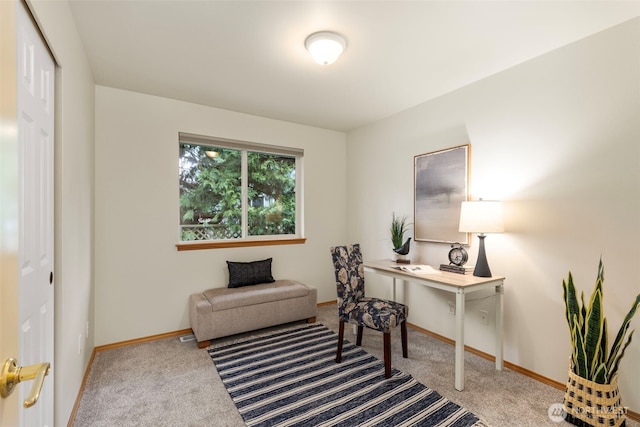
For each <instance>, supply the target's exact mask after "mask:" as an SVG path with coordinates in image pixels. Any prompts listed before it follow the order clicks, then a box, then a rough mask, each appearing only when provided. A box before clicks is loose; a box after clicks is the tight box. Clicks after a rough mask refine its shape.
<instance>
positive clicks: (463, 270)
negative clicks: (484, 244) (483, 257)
mask: <svg viewBox="0 0 640 427" xmlns="http://www.w3.org/2000/svg"><path fill="white" fill-rule="evenodd" d="M474 269H475V266H473V265H454V264H440V270H442V271H448V272H450V273H458V274H473V270H474Z"/></svg>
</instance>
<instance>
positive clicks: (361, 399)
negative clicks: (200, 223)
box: [208, 324, 485, 427]
mask: <svg viewBox="0 0 640 427" xmlns="http://www.w3.org/2000/svg"><path fill="white" fill-rule="evenodd" d="M337 342H338V335H337V334H336V333H335V332H333V331H330V330H329V329H327V328H326V327H325V326H324V325H322V324H314V325H309V326H305V327H302V328H299V329H293V330H287V331H283V332H277V333H274V334H272V335H269V336H265V337H260V338H253V339H250V340H247V341H244V342H240V343H235V344H230V345H226V346H223V347H219V348H213V349H210V350H208V351H209V355H210V356H211V358H212V359H213V362H214V363H215V365H216V367H217V369H218V372H219V373H220V377H221V378H222V381H223V382H224V384H225V386H226V387H227V390H228V392H229V394H230V395H231V398H232V399H233V401H234V403H235V404H236V406H237V408H238V411H239V412H240V414H241V415H242V418H243V419H244V421H245V423H246V424H247V425H248V426H269V427H272V426H305V427H306V426H350V427H351V426H394V427H395V426H452V427H466V426H485V424H484V423H483V422H482V421H480V420H479V419H478V417H477V416H475V415H474V414H472V413H471V412H469V411H467V410H466V409H464V408H462V407H460V406H459V405H457V404H455V403H453V402H451V401H450V400H448V399H446V398H444V397H442V396H440V395H439V394H438V393H437V392H435V391H433V390H431V389H429V388H428V387H425V386H424V385H422V384H420V383H419V382H418V381H416V380H415V379H414V378H413V377H412V376H411V375H407V374H404V373H402V372H400V371H398V370H397V369H393V376H392V377H391V378H390V379H388V380H387V379H385V378H384V364H383V363H382V362H381V361H380V360H378V359H376V358H375V357H373V356H371V355H370V354H368V353H367V352H365V351H364V350H362V349H361V348H359V347H356V346H355V345H353V344H351V343H349V342H348V341H345V343H344V348H343V356H342V362H341V363H336V362H335V357H336V346H337Z"/></svg>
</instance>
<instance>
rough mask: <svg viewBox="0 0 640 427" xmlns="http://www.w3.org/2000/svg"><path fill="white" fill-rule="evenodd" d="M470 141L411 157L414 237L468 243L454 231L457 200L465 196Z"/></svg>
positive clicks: (465, 238)
mask: <svg viewBox="0 0 640 427" xmlns="http://www.w3.org/2000/svg"><path fill="white" fill-rule="evenodd" d="M470 158H471V145H470V144H466V145H460V146H457V147H452V148H447V149H444V150H439V151H434V152H431V153H426V154H419V155H417V156H415V157H414V162H413V164H414V177H415V182H414V191H415V198H414V205H413V206H414V217H413V221H414V224H413V229H414V233H415V234H414V239H415V240H416V241H423V242H440V243H456V242H457V243H461V244H464V245H468V244H469V233H461V232H459V231H458V225H459V223H460V206H461V203H462V202H464V201H466V200H468V198H469V169H470Z"/></svg>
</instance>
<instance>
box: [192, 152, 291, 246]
mask: <svg viewBox="0 0 640 427" xmlns="http://www.w3.org/2000/svg"><path fill="white" fill-rule="evenodd" d="M243 151H244V152H246V155H243ZM243 159H244V160H243ZM243 161H244V162H245V164H244V165H243ZM243 168H246V171H247V172H246V176H247V182H246V184H245V183H243V182H242V175H243V174H242V171H243ZM243 185H244V186H245V189H244V191H245V192H246V195H247V198H246V200H245V201H244V204H243V199H242V194H243ZM243 209H246V218H247V224H246V228H245V229H243V224H242V218H243ZM180 230H181V232H180V234H181V236H180V240H182V241H190V240H224V239H239V238H243V237H252V236H275V235H294V234H295V233H296V157H295V156H291V155H280V154H270V153H262V152H258V151H251V150H242V149H235V148H225V147H213V146H205V145H199V144H191V143H185V142H181V143H180Z"/></svg>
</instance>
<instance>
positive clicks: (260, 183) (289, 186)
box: [247, 151, 296, 236]
mask: <svg viewBox="0 0 640 427" xmlns="http://www.w3.org/2000/svg"><path fill="white" fill-rule="evenodd" d="M247 163H248V165H247V166H248V167H247V171H248V182H247V187H248V188H247V190H248V191H247V198H248V206H247V214H248V224H247V226H248V230H247V233H248V235H249V236H263V235H278V234H295V232H296V159H295V157H289V156H282V155H275V154H265V153H256V152H251V151H250V152H248V153H247Z"/></svg>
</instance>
